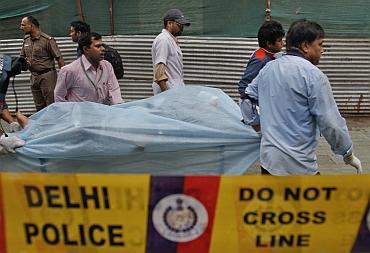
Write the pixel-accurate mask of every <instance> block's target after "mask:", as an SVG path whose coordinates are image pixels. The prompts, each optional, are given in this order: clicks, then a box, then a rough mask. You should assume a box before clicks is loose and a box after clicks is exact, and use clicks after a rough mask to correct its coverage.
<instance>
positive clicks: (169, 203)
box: [152, 194, 208, 242]
mask: <svg viewBox="0 0 370 253" xmlns="http://www.w3.org/2000/svg"><path fill="white" fill-rule="evenodd" d="M152 220H153V224H154V227H155V229H156V230H157V231H158V233H159V234H160V235H161V236H163V237H164V238H166V239H167V240H170V241H173V242H188V241H192V240H194V239H196V238H198V237H199V236H201V235H202V234H203V233H204V231H205V230H206V228H207V225H208V213H207V210H206V209H205V207H204V206H203V204H202V203H201V202H199V201H198V200H197V199H195V198H193V197H190V196H187V195H184V194H173V195H169V196H166V197H164V198H163V199H161V200H160V201H159V202H158V203H157V205H156V206H155V207H154V209H153V215H152Z"/></svg>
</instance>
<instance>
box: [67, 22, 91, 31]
mask: <svg viewBox="0 0 370 253" xmlns="http://www.w3.org/2000/svg"><path fill="white" fill-rule="evenodd" d="M71 26H72V27H73V28H74V30H75V31H76V32H81V33H89V32H90V25H89V24H87V23H85V22H83V21H72V22H71Z"/></svg>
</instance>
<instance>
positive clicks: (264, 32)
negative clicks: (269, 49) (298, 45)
mask: <svg viewBox="0 0 370 253" xmlns="http://www.w3.org/2000/svg"><path fill="white" fill-rule="evenodd" d="M284 35H285V31H284V28H283V26H282V25H281V24H280V23H279V22H277V21H273V20H271V21H266V22H264V23H263V24H262V26H261V27H260V28H259V29H258V46H259V47H262V48H265V47H266V46H267V42H271V43H275V42H276V40H277V39H279V38H282V37H284Z"/></svg>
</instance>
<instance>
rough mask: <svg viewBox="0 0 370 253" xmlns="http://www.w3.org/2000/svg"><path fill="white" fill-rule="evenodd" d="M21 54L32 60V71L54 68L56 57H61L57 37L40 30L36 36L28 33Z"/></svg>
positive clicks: (29, 60) (30, 67)
mask: <svg viewBox="0 0 370 253" xmlns="http://www.w3.org/2000/svg"><path fill="white" fill-rule="evenodd" d="M20 55H21V56H22V57H25V58H27V61H28V62H30V64H31V65H30V66H29V69H30V71H31V72H39V71H43V70H46V69H51V68H54V67H55V63H54V58H55V59H58V58H59V57H61V53H60V50H59V48H58V45H57V43H56V41H55V39H54V38H52V37H50V36H49V35H47V34H45V33H43V32H39V33H38V34H37V36H35V37H31V36H29V35H27V36H26V37H25V38H24V42H23V46H22V50H21V54H20Z"/></svg>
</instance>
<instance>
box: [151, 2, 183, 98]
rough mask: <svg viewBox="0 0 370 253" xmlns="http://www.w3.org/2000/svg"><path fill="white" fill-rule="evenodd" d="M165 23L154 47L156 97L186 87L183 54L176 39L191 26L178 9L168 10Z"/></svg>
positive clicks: (164, 18)
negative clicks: (167, 91) (185, 27)
mask: <svg viewBox="0 0 370 253" xmlns="http://www.w3.org/2000/svg"><path fill="white" fill-rule="evenodd" d="M163 22H164V29H163V30H162V32H161V33H160V34H159V35H158V36H157V37H156V38H155V40H154V41H153V45H152V61H153V72H154V82H153V84H152V87H153V93H154V95H156V94H158V93H161V92H162V91H166V90H168V89H172V88H175V87H181V86H184V85H185V84H184V71H183V63H182V52H181V49H180V46H179V44H178V41H177V38H176V37H177V36H180V35H181V34H182V32H183V29H184V26H190V23H189V22H188V21H187V19H186V18H185V17H184V15H183V13H182V12H181V11H180V10H178V9H170V10H168V11H167V12H166V13H165V15H164V17H163Z"/></svg>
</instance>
